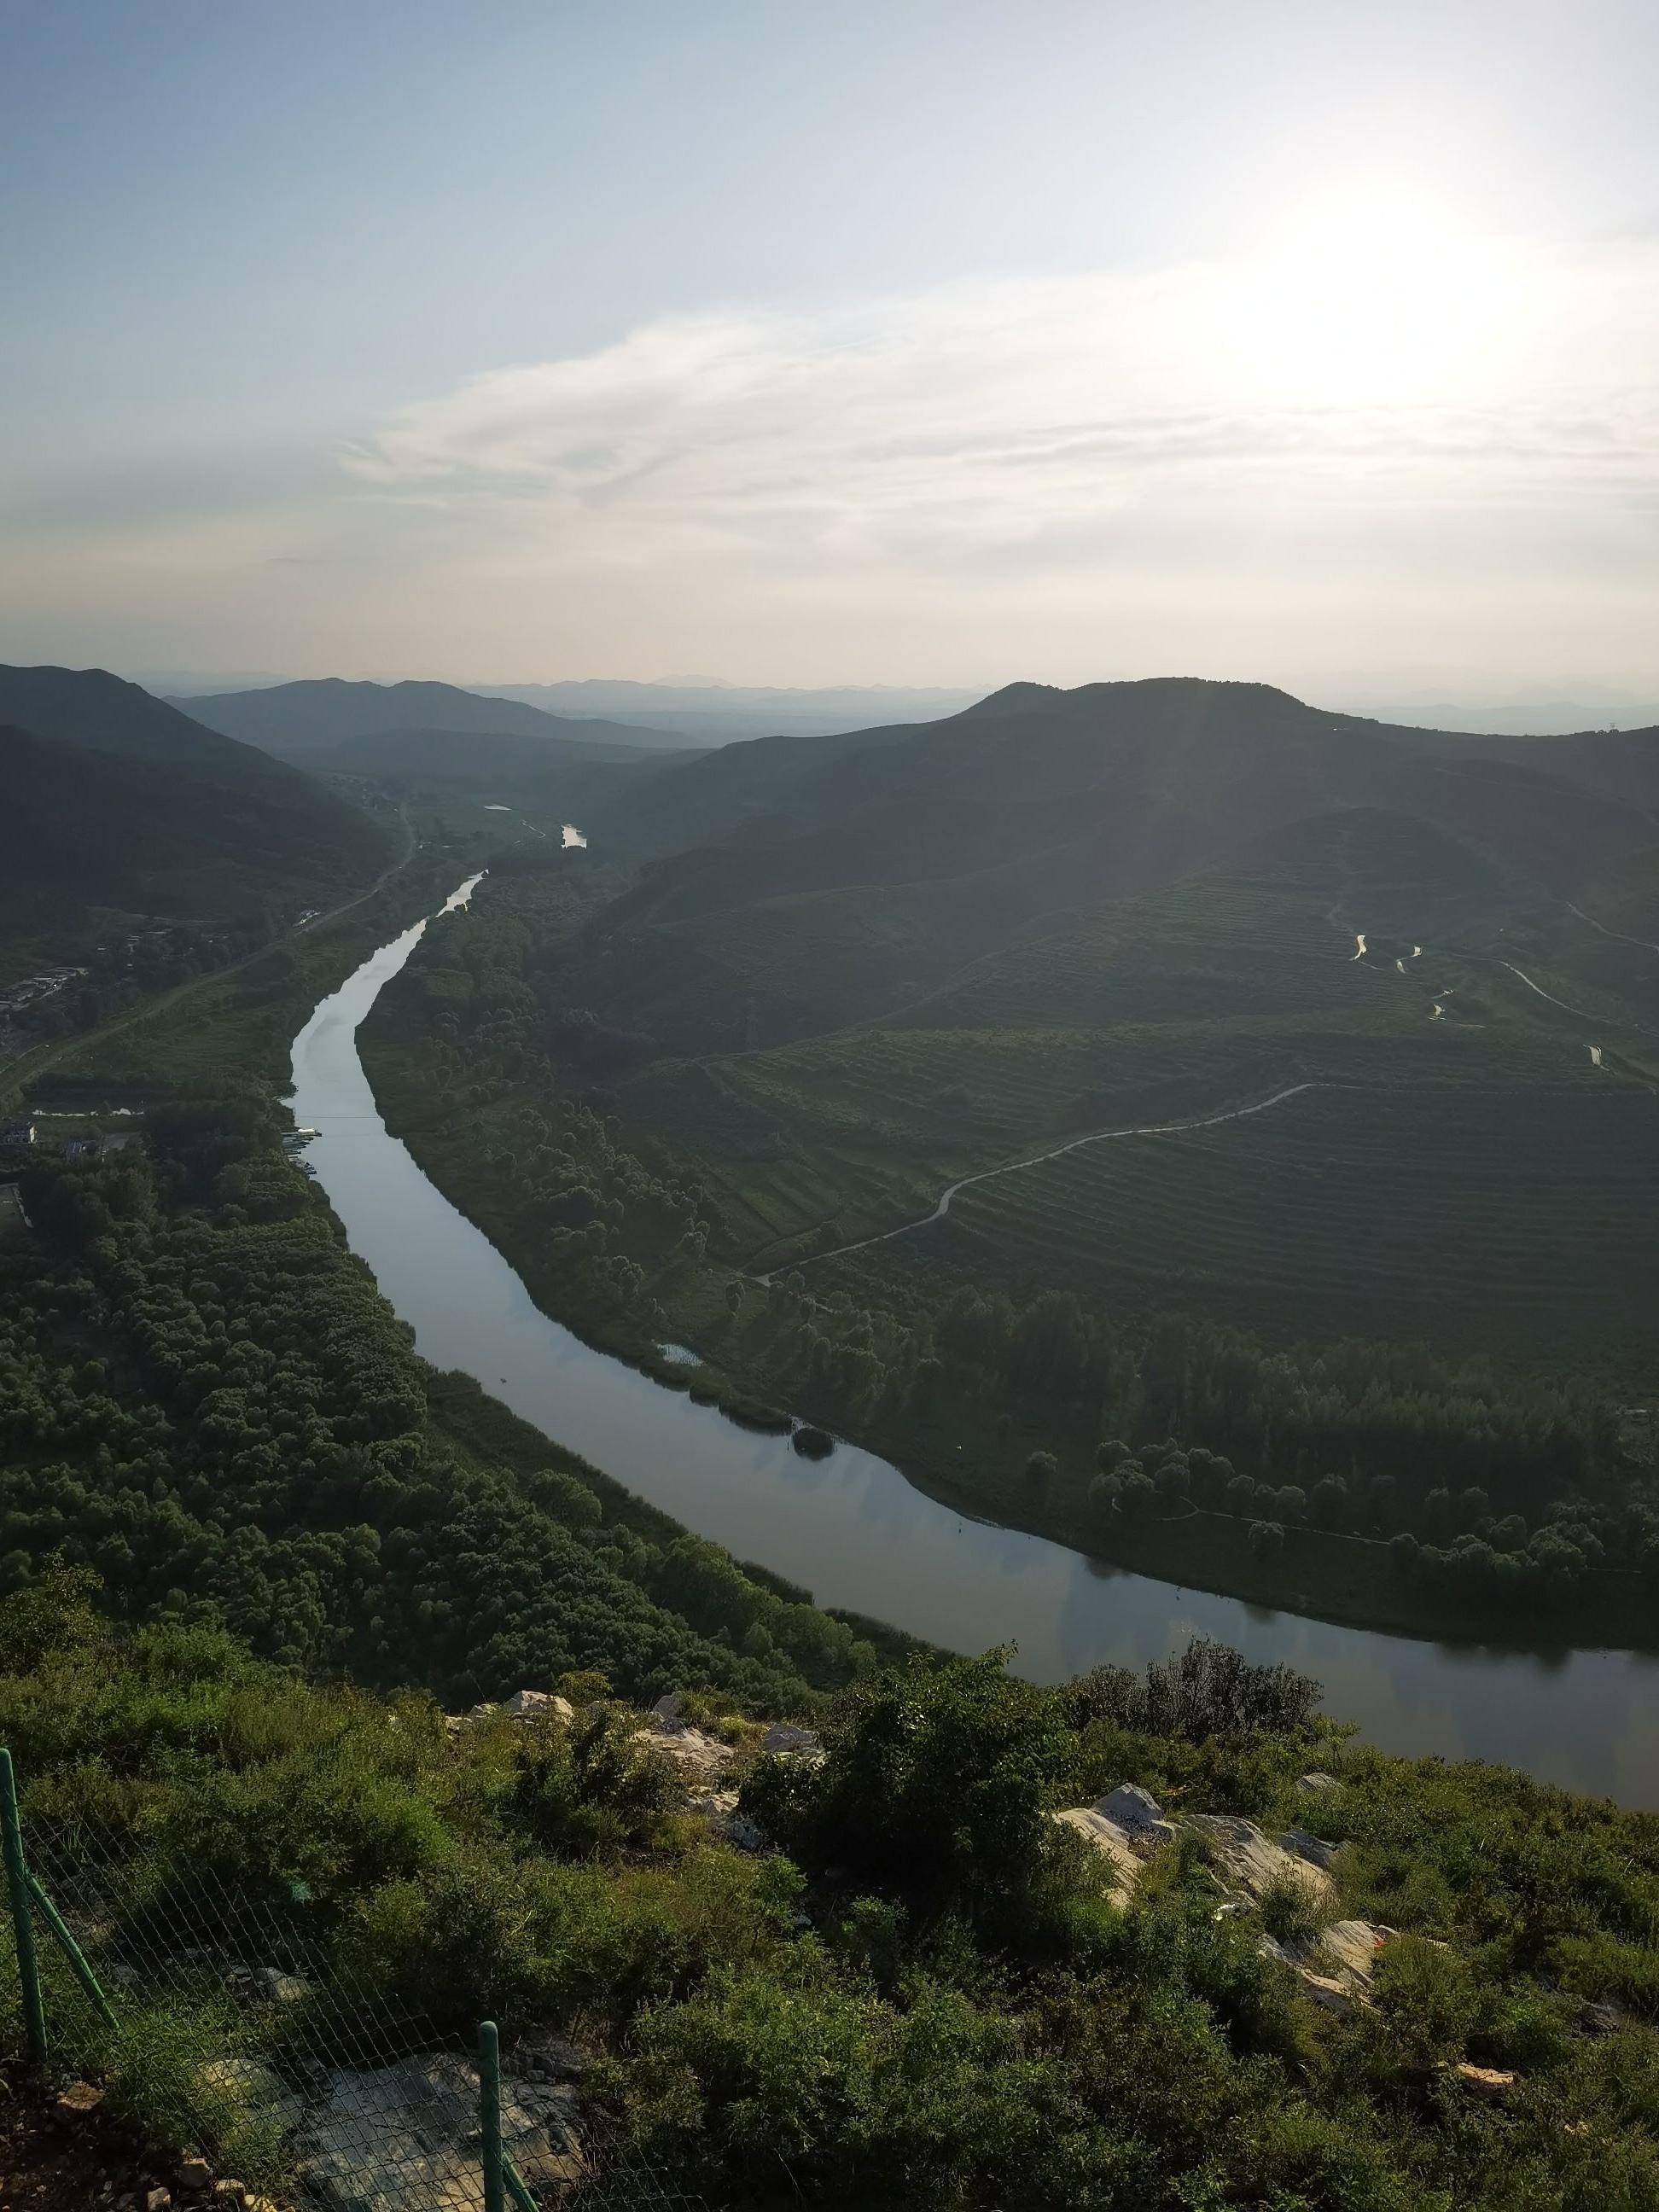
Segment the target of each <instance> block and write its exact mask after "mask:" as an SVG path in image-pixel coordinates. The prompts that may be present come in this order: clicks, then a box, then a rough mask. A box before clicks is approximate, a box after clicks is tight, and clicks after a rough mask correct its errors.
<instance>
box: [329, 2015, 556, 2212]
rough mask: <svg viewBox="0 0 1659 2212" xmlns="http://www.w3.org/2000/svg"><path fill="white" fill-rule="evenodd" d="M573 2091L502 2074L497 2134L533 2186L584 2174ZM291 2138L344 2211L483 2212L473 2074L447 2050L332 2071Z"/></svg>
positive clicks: (549, 2188)
mask: <svg viewBox="0 0 1659 2212" xmlns="http://www.w3.org/2000/svg"><path fill="white" fill-rule="evenodd" d="M577 2095H578V2093H577V2091H576V2089H575V2088H574V2086H573V2085H572V2084H570V2083H569V2082H566V2081H526V2080H521V2079H518V2078H516V2077H515V2078H513V2079H512V2080H509V2081H503V2083H502V2086H501V2138H502V2142H503V2145H504V2147H505V2148H506V2150H507V2154H508V2155H509V2156H510V2157H511V2159H512V2160H513V2164H514V2165H515V2166H517V2167H518V2169H519V2172H520V2173H521V2174H522V2175H523V2177H524V2179H525V2181H526V2184H527V2185H528V2186H529V2188H530V2190H531V2191H532V2193H534V2194H540V2193H541V2192H543V2191H545V2192H546V2194H547V2195H548V2196H550V2197H553V2196H556V2195H557V2194H558V2193H559V2192H560V2191H562V2190H567V2189H569V2188H571V2187H573V2186H574V2185H575V2184H576V2183H577V2182H579V2181H580V2179H582V2176H583V2173H584V2172H585V2161H584V2160H583V2157H582V2151H581V2146H580V2141H579V2140H578V2137H577V2134H576V2125H575V2123H576V2107H577ZM290 2141H291V2147H292V2150H293V2154H294V2157H295V2165H296V2166H297V2169H298V2172H299V2174H300V2178H301V2180H302V2181H304V2182H305V2183H306V2184H307V2186H308V2188H309V2189H310V2190H311V2191H313V2193H315V2194H316V2195H318V2196H319V2197H322V2198H323V2199H324V2201H325V2203H333V2204H335V2205H337V2206H338V2207H339V2208H340V2212H406V2208H407V2207H408V2206H409V2205H410V2204H415V2203H420V2204H432V2205H441V2206H442V2207H443V2208H444V2212H483V2171H482V2167H481V2166H480V2162H479V2156H478V2075H477V2069H476V2068H475V2067H473V2066H471V2065H470V2064H469V2063H467V2062H466V2061H465V2059H463V2058H461V2057H458V2056H456V2055H455V2054H454V2053H453V2052H449V2051H441V2052H438V2053H436V2054H435V2055H428V2056H423V2057H410V2058H403V2059H399V2060H398V2063H397V2064H396V2065H393V2066H379V2067H374V2068H372V2069H368V2070H365V2071H362V2072H357V2071H353V2070H350V2069H341V2070H340V2071H338V2072H337V2073H333V2074H331V2075H328V2077H327V2081H326V2086H325V2089H324V2092H323V2093H322V2095H321V2096H320V2097H319V2099H318V2100H316V2101H315V2102H314V2103H313V2104H312V2105H310V2106H307V2109H306V2111H305V2112H304V2113H303V2114H302V2115H301V2118H300V2120H299V2123H298V2125H297V2126H296V2127H295V2130H294V2131H293V2134H292V2136H291V2138H290Z"/></svg>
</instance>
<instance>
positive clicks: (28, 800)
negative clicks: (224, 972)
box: [0, 668, 397, 983]
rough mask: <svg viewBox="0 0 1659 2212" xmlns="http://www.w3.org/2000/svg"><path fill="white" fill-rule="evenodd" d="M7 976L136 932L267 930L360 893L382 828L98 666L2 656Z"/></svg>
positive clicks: (0, 828) (383, 849)
mask: <svg viewBox="0 0 1659 2212" xmlns="http://www.w3.org/2000/svg"><path fill="white" fill-rule="evenodd" d="M0 798H3V804H0V983H4V982H7V981H9V980H10V975H11V972H12V971H13V970H14V969H15V967H16V966H21V965H24V964H27V963H40V962H46V961H50V960H52V959H53V958H56V959H60V960H61V959H67V958H70V957H83V956H84V954H85V952H86V951H88V950H89V949H92V948H94V946H96V945H98V944H100V943H101V944H103V945H106V947H107V945H109V944H110V942H111V941H112V939H113V940H116V941H119V940H120V939H122V938H124V937H125V936H126V935H129V934H131V933H133V932H135V931H141V932H142V931H144V930H151V931H154V930H155V929H157V928H166V927H171V926H173V925H174V924H178V923H181V922H184V923H196V924H200V923H213V924H217V925H221V926H222V927H225V928H227V929H232V930H245V929H247V928H252V929H253V930H254V932H255V933H256V935H257V934H269V933H270V932H271V931H272V930H273V929H274V928H276V927H278V926H281V925H282V924H284V923H291V922H292V921H294V920H295V918H296V917H297V916H298V915H300V914H301V912H303V911H305V910H306V909H307V908H317V907H320V906H323V905H325V904H328V903H331V902H334V901H336V900H337V899H339V898H340V897H341V896H343V894H344V893H346V892H348V891H349V890H352V889H361V888H362V887H363V886H364V885H365V884H367V883H368V882H369V881H370V879H371V878H373V877H374V875H375V874H376V873H377V872H379V871H380V870H382V869H384V868H385V867H386V866H387V865H388V864H389V863H390V862H391V860H392V858H393V856H394V854H395V852H396V850H397V842H396V840H395V838H394V836H393V835H392V831H391V830H390V829H389V828H388V827H387V825H386V823H384V822H383V821H380V820H377V819H376V818H375V817H374V815H372V814H371V813H368V812H366V811H364V810H363V809H362V808H361V807H358V806H355V805H349V804H348V803H347V802H346V801H345V800H344V799H341V798H340V797H339V796H337V793H334V792H331V791H329V790H326V789H325V787H323V786H322V785H321V784H320V783H319V782H317V781H315V780H314V779H313V778H312V777H311V776H308V775H302V774H301V772H300V771H299V770H298V769H293V768H290V767H289V766H287V765H286V764H285V763H283V762H281V761H276V760H272V759H271V758H270V757H269V756H268V755H266V754H264V753H262V752H260V751H258V750H256V749H255V748H254V747H252V746H251V745H243V744H237V743H236V742H235V741H234V739H231V738H225V737H222V736H221V735H220V734H219V733H218V732H216V731H213V730H210V729H207V728H205V727H204V726H202V725H201V724H200V723H197V722H193V721H191V720H190V719H189V718H188V717H187V716H185V715H184V714H179V713H178V712H177V711H175V709H173V708H171V707H169V706H167V705H166V704H165V703H164V702H162V701H161V700H159V699H155V698H152V697H151V696H150V695H149V693H148V692H147V691H144V690H141V689H140V688H139V687H138V685H137V684H125V683H123V682H121V681H120V679H119V678H116V677H113V676H110V675H108V674H106V672H105V671H102V670H99V669H87V670H74V669H63V668H0Z"/></svg>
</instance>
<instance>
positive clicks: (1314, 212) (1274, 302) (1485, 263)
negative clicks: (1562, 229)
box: [1224, 184, 1512, 407]
mask: <svg viewBox="0 0 1659 2212" xmlns="http://www.w3.org/2000/svg"><path fill="white" fill-rule="evenodd" d="M1225 290H1226V295H1227V297H1226V300H1225V307H1224V312H1225V315H1226V318H1227V321H1228V325H1229V331H1230V336H1231V341H1232V343H1233V345H1234V346H1235V348H1236V349H1237V354H1238V356H1239V357H1240V360H1241V362H1242V363H1243V365H1244V366H1245V367H1246V368H1248V369H1249V371H1250V372H1252V373H1253V374H1255V376H1257V377H1258V378H1259V379H1260V380H1261V384H1262V386H1264V387H1265V389H1266V390H1267V392H1269V393H1270V394H1272V395H1273V396H1274V397H1277V398H1282V399H1285V400H1287V401H1291V402H1298V403H1301V404H1311V405H1316V406H1332V407H1342V406H1364V405H1391V404H1402V403H1406V402H1409V401H1413V400H1419V399H1428V398H1454V397H1455V396H1457V395H1458V394H1459V393H1460V392H1463V391H1464V390H1466V389H1467V387H1468V385H1469V383H1470V382H1471V380H1472V379H1473V378H1474V376H1475V374H1478V371H1479V369H1480V365H1481V363H1482V362H1483V361H1484V360H1486V359H1488V358H1490V357H1491V356H1492V352H1493V349H1494V347H1495V344H1496V342H1497V340H1498V335H1499V332H1500V330H1501V328H1502V326H1503V325H1504V323H1505V322H1506V320H1507V312H1508V307H1509V303H1510V296H1511V291H1512V283H1511V276H1510V270H1509V269H1508V267H1507V264H1506V260H1505V257H1504V252H1503V251H1502V249H1501V248H1500V247H1499V246H1498V244H1497V243H1496V242H1495V241H1493V240H1489V239H1486V238H1483V237H1482V236H1481V235H1480V234H1479V233H1478V232H1477V231H1476V230H1475V229H1474V228H1473V227H1472V226H1471V225H1470V224H1469V223H1468V222H1467V221H1465V220H1464V219H1463V218H1462V216H1460V215H1459V214H1458V212H1457V210H1455V209H1454V208H1452V207H1450V206H1449V205H1447V204H1445V203H1444V202H1443V201H1440V200H1438V199H1437V198H1435V197H1433V196H1432V195H1431V194H1429V193H1426V192H1423V191H1417V190H1415V189H1413V188H1411V187H1409V186H1406V185H1390V184H1365V185H1358V184H1356V185H1345V186H1342V187H1340V188H1337V189H1333V190H1329V191H1323V192H1321V193H1319V194H1317V195H1316V196H1315V197H1310V198H1309V199H1307V200H1305V201H1304V202H1303V203H1302V204H1300V205H1299V206H1298V207H1297V208H1296V209H1295V210H1292V212H1291V214H1290V215H1289V216H1286V217H1285V220H1284V221H1283V222H1280V223H1279V224H1278V225H1276V226H1275V227H1274V228H1273V230H1272V231H1271V232H1269V233H1268V234H1267V236H1266V237H1264V238H1263V239H1262V240H1261V242H1260V243H1259V245H1258V246H1256V247H1255V251H1254V252H1251V253H1249V254H1248V255H1246V256H1245V258H1244V259H1243V262H1242V263H1240V264H1237V266H1236V268H1235V270H1233V271H1232V272H1231V276H1230V280H1229V282H1228V283H1227V285H1226V287H1225Z"/></svg>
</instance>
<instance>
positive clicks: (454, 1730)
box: [444, 1690, 576, 1735]
mask: <svg viewBox="0 0 1659 2212" xmlns="http://www.w3.org/2000/svg"><path fill="white" fill-rule="evenodd" d="M501 1713H505V1714H506V1715H507V1717H508V1718H509V1719H511V1720H515V1721H533V1720H539V1719H541V1718H542V1717H544V1715H550V1716H551V1717H553V1718H554V1719H556V1720H562V1721H563V1722H564V1723H565V1724H566V1725H567V1726H568V1725H569V1723H571V1722H572V1721H574V1719H575V1717H576V1709H575V1707H574V1705H572V1704H571V1702H570V1700H569V1699H568V1698H561V1697H559V1696H558V1695H556V1692H553V1691H551V1690H514V1692H513V1694H512V1696H511V1697H510V1698H503V1699H501V1702H500V1704H499V1705H495V1704H490V1703H486V1704H484V1705H473V1706H471V1707H470V1708H469V1709H468V1711H465V1712H464V1713H446V1714H445V1715H444V1726H445V1728H446V1729H447V1730H448V1732H449V1734H450V1735H459V1733H460V1731H461V1730H462V1729H464V1728H470V1727H471V1725H472V1723H474V1722H475V1721H489V1720H494V1719H495V1717H496V1716H497V1715H498V1714H501Z"/></svg>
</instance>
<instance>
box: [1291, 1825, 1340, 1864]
mask: <svg viewBox="0 0 1659 2212" xmlns="http://www.w3.org/2000/svg"><path fill="white" fill-rule="evenodd" d="M1279 1842H1280V1844H1282V1845H1283V1847H1284V1848H1285V1850H1287V1851H1294V1852H1295V1853H1296V1856H1297V1858H1299V1859H1306V1860H1307V1862H1308V1863H1309V1865H1310V1866H1316V1867H1328V1866H1329V1865H1330V1863H1331V1861H1332V1860H1333V1859H1334V1857H1336V1855H1337V1852H1338V1851H1339V1850H1340V1848H1341V1846H1340V1844H1328V1843H1327V1842H1326V1841H1325V1838H1323V1837H1322V1836H1314V1835H1310V1834H1309V1832H1308V1831H1307V1829H1305V1828H1287V1829H1286V1830H1285V1833H1284V1834H1283V1835H1282V1836H1281V1837H1280V1838H1279Z"/></svg>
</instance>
